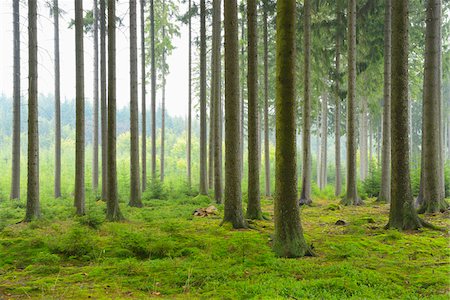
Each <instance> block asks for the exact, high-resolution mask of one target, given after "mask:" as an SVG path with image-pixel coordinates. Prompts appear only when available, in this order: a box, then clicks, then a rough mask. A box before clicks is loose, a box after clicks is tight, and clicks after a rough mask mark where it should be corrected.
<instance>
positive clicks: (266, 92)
mask: <svg viewBox="0 0 450 300" xmlns="http://www.w3.org/2000/svg"><path fill="white" fill-rule="evenodd" d="M263 3H264V4H263V26H264V29H263V30H264V167H265V179H266V197H270V196H271V192H270V141H269V37H268V35H269V34H268V25H267V18H268V15H267V10H268V7H267V1H264V2H263Z"/></svg>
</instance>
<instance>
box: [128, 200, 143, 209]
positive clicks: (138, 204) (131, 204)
mask: <svg viewBox="0 0 450 300" xmlns="http://www.w3.org/2000/svg"><path fill="white" fill-rule="evenodd" d="M128 205H129V206H131V207H137V208H142V207H143V206H144V205H143V204H142V201H133V202H131V201H130V203H128Z"/></svg>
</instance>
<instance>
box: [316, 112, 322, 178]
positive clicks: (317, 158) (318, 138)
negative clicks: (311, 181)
mask: <svg viewBox="0 0 450 300" xmlns="http://www.w3.org/2000/svg"><path fill="white" fill-rule="evenodd" d="M319 111H320V110H319ZM316 122H317V124H316V147H317V151H316V154H317V157H316V183H317V186H319V187H320V186H321V183H320V180H321V179H322V177H321V168H320V163H321V161H320V151H321V145H320V113H318V114H317V121H316Z"/></svg>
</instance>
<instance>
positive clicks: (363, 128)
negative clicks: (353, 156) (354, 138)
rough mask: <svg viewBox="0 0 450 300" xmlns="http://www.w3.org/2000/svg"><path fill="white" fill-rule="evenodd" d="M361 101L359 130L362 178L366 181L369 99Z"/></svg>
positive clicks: (363, 98) (364, 98)
mask: <svg viewBox="0 0 450 300" xmlns="http://www.w3.org/2000/svg"><path fill="white" fill-rule="evenodd" d="M361 100H362V101H361V122H360V128H359V137H360V138H359V142H360V178H361V180H362V181H364V180H366V177H367V98H366V97H362V99H361Z"/></svg>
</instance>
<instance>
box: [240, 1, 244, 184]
mask: <svg viewBox="0 0 450 300" xmlns="http://www.w3.org/2000/svg"><path fill="white" fill-rule="evenodd" d="M240 5H242V6H241V8H242V9H241V60H242V61H241V64H242V69H241V78H245V70H244V65H245V60H244V55H245V49H244V43H243V42H244V39H245V4H244V2H241V3H240ZM244 95H245V85H244V81H242V82H241V111H240V115H241V120H240V123H241V127H240V136H241V162H242V164H241V172H242V176H244V163H245V160H244V140H245V135H244V131H245V130H244V127H245V125H244V122H245V97H244Z"/></svg>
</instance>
